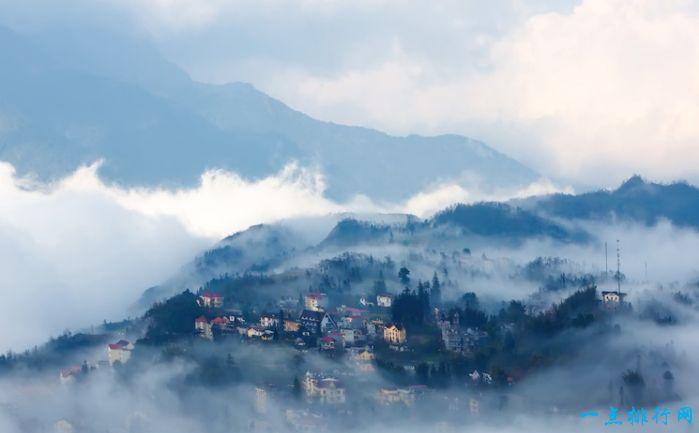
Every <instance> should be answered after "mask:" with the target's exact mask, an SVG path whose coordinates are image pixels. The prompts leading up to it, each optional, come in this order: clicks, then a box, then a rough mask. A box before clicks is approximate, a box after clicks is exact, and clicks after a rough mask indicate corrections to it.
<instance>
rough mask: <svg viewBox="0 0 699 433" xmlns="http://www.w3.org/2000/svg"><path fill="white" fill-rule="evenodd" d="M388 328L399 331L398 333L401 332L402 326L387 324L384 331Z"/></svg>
mask: <svg viewBox="0 0 699 433" xmlns="http://www.w3.org/2000/svg"><path fill="white" fill-rule="evenodd" d="M389 328H396V329H397V330H399V331H401V330H403V326H401V325H398V324H396V323H387V324H386V329H389Z"/></svg>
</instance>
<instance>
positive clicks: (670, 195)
mask: <svg viewBox="0 0 699 433" xmlns="http://www.w3.org/2000/svg"><path fill="white" fill-rule="evenodd" d="M519 205H521V206H522V207H525V208H527V209H529V210H531V211H535V212H538V213H540V214H545V215H550V216H554V217H558V218H564V219H568V220H576V219H578V220H602V221H609V220H612V219H617V220H622V221H630V222H637V223H641V224H645V225H649V226H650V225H654V224H656V223H657V222H658V221H660V220H662V219H665V220H668V221H670V222H671V223H672V224H674V225H676V226H679V227H691V228H694V229H699V189H697V188H696V187H694V186H692V185H689V184H688V183H686V182H675V183H670V184H659V183H653V182H647V181H645V180H644V179H643V178H641V177H640V176H633V177H631V178H630V179H628V180H627V181H626V182H624V183H623V184H622V185H621V186H619V188H617V189H615V190H612V191H607V190H600V191H594V192H589V193H585V194H579V195H572V194H553V195H548V196H543V197H536V198H532V199H528V200H524V201H521V202H519Z"/></svg>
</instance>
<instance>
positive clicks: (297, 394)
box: [292, 376, 302, 400]
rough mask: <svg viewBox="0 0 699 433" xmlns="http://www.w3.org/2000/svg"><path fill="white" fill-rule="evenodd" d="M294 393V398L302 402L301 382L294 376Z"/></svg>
mask: <svg viewBox="0 0 699 433" xmlns="http://www.w3.org/2000/svg"><path fill="white" fill-rule="evenodd" d="M292 393H293V396H294V398H295V399H296V400H301V395H302V391H301V382H300V381H299V377H298V376H294V386H293V388H292Z"/></svg>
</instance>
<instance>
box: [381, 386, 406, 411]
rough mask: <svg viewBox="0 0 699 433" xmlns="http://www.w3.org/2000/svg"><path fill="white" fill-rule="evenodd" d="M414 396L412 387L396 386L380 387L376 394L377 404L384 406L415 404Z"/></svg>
mask: <svg viewBox="0 0 699 433" xmlns="http://www.w3.org/2000/svg"><path fill="white" fill-rule="evenodd" d="M415 396H416V393H415V390H414V389H412V388H397V387H390V388H381V389H379V391H378V393H377V395H376V397H377V400H378V401H379V404H382V405H385V406H390V405H395V404H402V405H405V406H408V407H410V406H412V405H413V404H415Z"/></svg>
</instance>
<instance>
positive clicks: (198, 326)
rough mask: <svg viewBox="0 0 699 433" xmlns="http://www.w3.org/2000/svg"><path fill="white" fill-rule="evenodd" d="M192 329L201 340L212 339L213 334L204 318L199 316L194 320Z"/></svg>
mask: <svg viewBox="0 0 699 433" xmlns="http://www.w3.org/2000/svg"><path fill="white" fill-rule="evenodd" d="M194 329H195V330H196V331H197V333H199V335H200V336H201V337H202V338H206V339H208V340H211V339H213V338H214V333H213V329H212V326H211V324H210V323H209V320H208V319H207V318H206V317H204V316H199V317H197V318H196V319H195V320H194Z"/></svg>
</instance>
